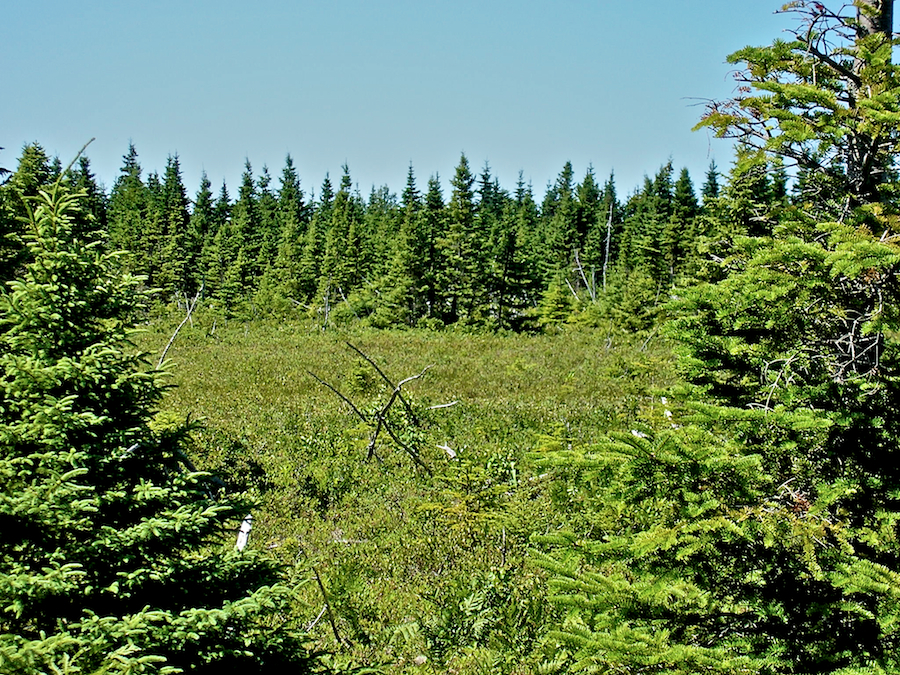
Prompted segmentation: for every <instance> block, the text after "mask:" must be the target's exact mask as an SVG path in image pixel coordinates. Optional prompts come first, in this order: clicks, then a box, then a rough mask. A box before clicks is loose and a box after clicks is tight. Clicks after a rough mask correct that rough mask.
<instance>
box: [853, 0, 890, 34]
mask: <svg viewBox="0 0 900 675" xmlns="http://www.w3.org/2000/svg"><path fill="white" fill-rule="evenodd" d="M867 10H871V11H867ZM856 16H857V18H858V19H859V34H860V37H862V36H865V35H873V34H874V33H885V34H886V35H890V34H891V33H892V32H893V30H894V0H858V2H857V10H856Z"/></svg>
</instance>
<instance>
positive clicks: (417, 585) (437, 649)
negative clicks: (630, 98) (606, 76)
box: [0, 0, 900, 675]
mask: <svg viewBox="0 0 900 675" xmlns="http://www.w3.org/2000/svg"><path fill="white" fill-rule="evenodd" d="M783 11H784V12H786V13H787V14H789V16H790V17H791V20H792V21H793V24H792V25H793V29H792V30H791V31H789V32H787V33H785V34H784V35H782V36H778V37H777V39H773V41H772V42H771V43H770V44H768V45H764V46H749V47H745V48H743V49H741V50H739V51H737V52H735V53H733V54H732V55H731V56H729V57H728V61H729V63H730V64H731V67H732V68H733V69H734V76H735V78H736V80H737V86H736V87H735V89H734V97H733V98H731V99H727V100H720V101H710V102H708V103H707V104H706V107H705V109H704V110H702V111H701V112H700V113H699V115H698V120H697V127H698V129H706V130H708V132H709V133H710V134H711V135H712V136H715V137H718V138H722V139H729V140H730V141H731V142H732V143H733V144H734V148H735V150H734V155H733V158H732V161H731V162H730V163H729V164H728V165H727V166H722V167H717V166H716V165H715V163H711V164H710V165H709V168H708V170H707V172H706V173H705V174H704V175H702V176H691V175H690V174H689V172H688V170H687V169H683V168H681V167H679V166H678V164H677V162H676V161H675V159H673V160H670V161H668V162H667V163H665V164H663V165H662V166H659V167H648V170H647V174H646V176H645V178H644V181H643V183H642V184H641V185H639V186H637V187H636V188H635V189H633V190H632V191H631V192H630V193H627V194H626V193H624V192H623V191H621V190H620V189H619V188H618V187H617V185H616V176H615V174H614V173H610V174H609V175H597V174H596V173H595V170H594V169H593V168H592V167H591V166H588V167H587V168H586V169H584V170H583V171H582V170H579V171H576V169H575V168H574V167H573V166H572V164H571V163H568V162H567V163H565V164H564V165H563V166H562V167H560V171H559V174H558V176H557V177H556V179H555V180H554V181H552V182H551V183H550V184H549V185H548V186H547V187H546V189H545V190H543V191H542V192H538V191H536V190H535V188H534V186H532V185H530V184H528V183H526V182H525V180H524V179H523V178H522V177H521V176H522V174H520V178H519V180H518V181H517V182H516V184H515V185H502V184H501V183H500V181H499V179H498V178H497V177H496V176H494V175H493V174H492V170H491V167H490V165H489V164H488V163H485V164H483V165H482V166H473V164H472V163H470V158H469V157H467V156H466V154H461V155H460V157H459V161H458V164H457V165H456V168H455V170H454V172H453V174H452V176H449V177H446V178H449V181H448V182H444V177H441V176H439V175H437V174H435V173H431V174H428V173H427V171H428V170H429V168H428V167H424V170H425V171H426V173H422V171H423V167H414V166H409V167H408V172H407V180H406V184H405V185H403V186H395V187H396V188H399V190H398V191H393V189H392V188H391V187H388V186H383V187H380V188H372V189H371V191H370V192H369V193H368V194H363V193H361V192H360V190H359V188H358V186H357V185H356V183H355V182H354V180H353V176H352V173H351V168H350V167H348V166H346V165H345V166H344V167H343V169H342V172H341V175H339V176H330V175H325V176H310V177H307V176H302V177H301V176H300V173H299V171H298V168H297V167H296V166H295V163H294V159H292V157H291V156H290V155H287V156H286V158H285V162H284V166H283V167H282V168H280V169H275V168H273V169H272V170H270V168H269V167H266V166H256V167H255V166H253V165H252V164H251V161H250V160H249V159H248V160H247V161H246V164H245V166H244V171H243V174H242V177H241V180H240V184H239V185H226V184H225V183H223V184H222V185H220V186H218V185H213V184H212V183H211V181H210V180H209V179H208V178H207V177H206V175H205V174H204V175H203V178H202V180H201V182H200V185H199V189H198V190H197V191H196V193H194V194H189V192H188V190H187V189H186V187H185V184H184V181H183V176H182V170H181V167H180V164H179V157H178V156H177V155H172V156H170V157H169V159H168V161H167V162H166V165H165V167H164V168H162V169H161V170H156V169H152V168H148V167H144V166H142V162H141V157H140V155H139V148H137V147H135V145H134V144H131V145H129V147H127V148H125V149H124V150H125V153H124V156H123V159H122V164H121V169H120V171H119V173H118V175H117V176H116V177H115V180H114V182H113V183H112V185H111V186H109V187H108V188H107V187H106V186H104V185H102V184H101V182H100V181H99V180H98V178H97V176H96V175H95V174H94V172H93V169H92V167H91V163H90V160H89V155H90V151H91V146H90V144H88V145H87V146H86V148H85V149H84V150H83V151H82V152H81V153H80V154H79V155H78V156H77V157H75V158H74V159H73V158H66V157H62V158H58V157H51V156H50V155H49V154H48V153H47V152H46V151H45V150H44V148H43V147H42V145H41V144H40V141H39V140H37V141H35V142H33V143H29V144H27V145H25V146H24V147H23V148H21V152H20V154H19V156H18V158H17V160H13V159H10V157H12V153H11V152H10V151H9V150H6V151H3V152H2V153H0V165H2V166H6V167H7V168H4V169H0V172H2V174H3V175H2V176H0V181H2V182H0V277H2V278H0V282H2V290H0V673H2V674H3V675H51V674H52V675H63V674H66V675H74V674H79V675H99V674H101V673H104V674H108V675H132V674H135V675H136V674H143V673H147V674H159V675H174V674H175V673H210V674H213V673H215V674H217V675H218V674H221V673H235V674H237V673H242V674H243V673H266V674H273V675H274V674H281V673H343V672H346V673H405V674H418V673H421V674H425V673H455V674H459V675H469V674H484V675H488V674H491V675H526V674H529V675H530V674H545V675H550V674H554V673H604V674H608V675H615V674H619V675H621V674H626V673H635V674H637V673H640V674H654V673H658V674H660V675H662V674H667V675H668V674H672V675H687V674H693V673H705V674H717V675H746V674H751V673H753V674H755V673H758V674H760V675H801V674H802V675H821V674H826V673H827V674H833V675H864V674H865V675H880V674H885V675H886V674H890V673H900V379H898V375H900V362H898V359H900V350H898V347H900V165H898V164H900V163H898V159H900V65H898V64H897V63H896V62H897V61H898V57H897V56H896V54H895V48H896V47H897V46H898V45H900V37H898V35H897V34H896V33H894V32H893V2H892V0H855V1H854V2H852V3H847V4H844V5H842V6H838V5H835V4H834V3H829V4H828V6H827V7H826V6H825V5H823V4H822V3H819V2H808V1H806V0H800V1H798V2H791V3H788V5H786V6H785V7H784V9H783ZM85 140H87V139H85ZM718 142H720V143H722V144H725V143H726V141H724V140H723V141H718ZM70 161H71V163H69V162H70ZM192 192H193V191H192ZM895 369H898V370H896V371H895Z"/></svg>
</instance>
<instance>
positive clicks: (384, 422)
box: [306, 342, 455, 476]
mask: <svg viewBox="0 0 900 675" xmlns="http://www.w3.org/2000/svg"><path fill="white" fill-rule="evenodd" d="M345 344H346V345H347V346H348V347H349V348H350V349H352V350H353V351H354V352H356V353H357V354H358V355H359V356H360V357H362V358H363V359H364V360H365V361H366V362H367V363H368V364H369V365H370V366H372V368H373V369H374V370H375V372H376V373H378V375H379V377H381V379H382V380H384V381H385V383H386V384H387V385H388V387H390V388H391V395H390V397H389V398H388V400H387V402H386V403H385V404H384V405H382V406H380V407H379V408H378V409H377V410H376V411H375V413H374V420H373V417H372V416H371V415H366V414H365V413H363V412H362V411H361V410H360V409H359V408H358V407H357V406H356V404H354V403H353V401H351V400H350V399H349V398H348V397H347V396H345V395H344V394H343V393H342V392H341V391H340V390H339V389H338V388H337V387H335V386H334V385H331V384H329V383H328V382H326V381H325V380H323V379H322V378H320V377H319V376H318V375H316V374H315V373H313V372H312V371H310V370H307V371H306V372H307V373H309V375H310V376H311V377H312V378H313V379H314V380H315V381H316V382H318V383H319V384H321V385H322V386H323V387H326V388H328V389H330V390H331V391H332V392H334V394H335V395H336V396H338V398H340V399H341V400H342V401H343V402H344V403H346V404H347V405H348V406H349V408H350V410H352V411H353V412H354V414H355V415H356V416H357V417H359V419H361V420H362V421H363V423H365V424H366V425H368V426H372V425H373V424H374V429H373V431H372V434H371V436H370V437H369V444H368V446H367V447H366V459H367V460H370V459H372V457H374V458H375V459H377V460H378V461H381V457H379V456H378V453H377V452H376V450H375V444H376V443H377V442H378V436H379V434H381V431H382V429H383V430H384V431H385V432H386V433H387V435H388V436H390V437H391V440H393V441H394V443H396V444H397V445H398V446H400V447H401V448H403V450H404V451H405V452H406V454H407V455H409V457H410V459H412V461H413V463H414V464H415V465H416V466H418V467H419V468H420V469H422V470H423V471H424V472H425V473H427V474H428V475H429V476H430V475H432V471H431V469H430V468H429V466H428V465H427V464H426V463H425V461H424V460H423V459H422V457H421V456H420V455H419V453H418V452H417V451H416V449H415V448H413V447H411V446H410V445H409V444H408V443H406V442H404V441H403V440H402V439H401V438H400V436H399V434H398V433H397V430H396V429H395V428H394V427H393V423H392V422H390V421H389V418H388V415H389V413H390V410H391V406H393V405H394V403H396V402H397V401H400V403H402V404H403V407H404V408H405V409H406V413H407V416H408V419H409V421H410V422H411V423H412V424H413V425H415V426H419V425H420V421H419V418H418V416H417V415H416V413H415V411H414V410H413V408H412V406H411V405H410V403H409V401H408V400H407V399H406V398H405V397H404V396H403V385H405V384H408V383H410V382H412V381H414V380H418V379H419V378H420V377H422V376H423V375H424V374H425V373H427V372H428V370H429V369H431V367H432V366H430V365H429V366H425V368H423V369H422V372H421V373H419V374H418V375H412V376H410V377H407V378H406V379H404V380H400V381H399V382H397V384H394V383H393V382H392V381H391V379H390V378H389V377H388V376H387V375H385V374H384V371H382V370H381V368H379V367H378V365H377V364H376V363H375V362H374V361H373V360H372V359H371V358H369V357H368V356H367V355H366V354H365V353H363V351H362V350H360V349H359V348H358V347H356V346H354V345H352V344H350V343H349V342H347V343H345ZM454 403H455V402H454ZM454 403H449V404H445V405H443V406H437V407H446V406H449V405H454Z"/></svg>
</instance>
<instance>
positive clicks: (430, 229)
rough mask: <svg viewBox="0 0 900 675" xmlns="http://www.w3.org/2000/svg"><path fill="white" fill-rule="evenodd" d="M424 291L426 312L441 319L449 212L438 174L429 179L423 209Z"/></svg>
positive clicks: (430, 316) (429, 315)
mask: <svg viewBox="0 0 900 675" xmlns="http://www.w3.org/2000/svg"><path fill="white" fill-rule="evenodd" d="M421 225H422V237H423V240H424V243H423V247H422V252H423V256H424V257H423V261H422V293H423V295H424V298H425V306H426V315H427V316H428V317H429V318H441V316H440V315H441V312H440V309H439V308H440V307H441V306H443V299H444V294H443V290H442V289H441V288H440V277H441V264H442V257H441V249H440V247H441V241H442V240H443V237H444V236H445V234H446V231H447V214H446V207H445V205H444V194H443V192H442V190H441V179H440V176H438V175H437V174H434V175H433V176H431V177H429V179H428V190H427V191H426V192H425V203H424V206H423V208H422V223H421Z"/></svg>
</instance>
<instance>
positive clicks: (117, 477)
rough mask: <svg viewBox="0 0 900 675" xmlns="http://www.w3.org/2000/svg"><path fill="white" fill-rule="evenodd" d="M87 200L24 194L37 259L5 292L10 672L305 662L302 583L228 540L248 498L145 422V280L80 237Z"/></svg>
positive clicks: (3, 545) (1, 511) (1, 394)
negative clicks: (295, 619)
mask: <svg viewBox="0 0 900 675" xmlns="http://www.w3.org/2000/svg"><path fill="white" fill-rule="evenodd" d="M79 198H83V193H81V195H78V196H72V195H68V194H66V192H65V190H64V189H62V187H61V182H59V181H58V182H57V183H56V184H55V185H54V186H52V187H50V188H48V191H47V192H46V193H42V194H40V195H39V196H37V197H33V198H31V199H29V201H28V210H29V214H30V215H29V219H28V222H27V224H26V235H25V236H26V240H27V245H28V248H29V251H30V254H31V259H32V261H31V262H30V263H29V264H28V266H27V267H26V269H25V272H24V274H23V275H22V276H21V278H20V279H18V280H16V281H13V282H12V283H11V284H9V286H8V289H6V290H5V291H4V292H3V293H2V295H0V475H2V476H3V480H2V481H0V521H2V523H3V537H2V538H0V671H2V672H3V673H8V674H9V675H19V674H21V675H31V674H32V673H51V672H52V673H64V672H65V673H75V672H78V673H101V672H102V673H108V674H115V673H120V674H122V675H124V674H125V673H175V672H185V671H190V672H195V673H245V672H259V673H273V674H274V673H279V674H280V673H284V672H308V671H309V670H310V669H311V666H312V661H311V659H310V656H309V653H308V651H307V650H306V648H305V647H304V645H303V636H302V634H301V633H299V632H297V631H296V630H295V629H294V628H292V626H291V624H290V622H289V621H288V620H287V619H286V616H287V615H288V614H289V612H290V609H289V605H290V602H291V597H292V590H291V589H289V588H288V587H286V586H285V585H283V584H282V583H281V580H280V577H279V574H278V570H277V568H276V566H275V565H274V564H273V562H271V561H269V560H268V559H266V558H265V557H263V556H261V555H260V554H258V553H256V552H254V551H252V550H249V549H248V550H244V551H237V550H235V548H234V546H233V543H232V541H233V540H232V539H231V537H232V535H231V534H229V531H233V529H234V527H235V526H236V524H237V523H238V522H240V519H242V518H243V517H244V516H245V515H246V514H247V512H248V509H249V508H250V504H249V503H247V502H246V501H245V500H244V499H243V498H240V497H233V496H228V495H224V494H222V493H219V492H218V490H217V488H216V486H215V485H214V484H213V483H212V482H211V481H209V480H208V478H207V477H206V476H205V474H199V473H191V472H188V471H185V469H184V467H183V461H182V460H183V457H184V455H183V451H182V450H181V449H180V447H181V446H182V444H183V440H184V437H185V436H184V434H185V432H186V430H185V429H182V430H179V431H177V432H170V433H164V434H159V433H155V432H154V431H152V430H151V428H150V425H149V421H150V418H151V417H152V415H153V413H154V410H155V407H156V405H157V403H158V402H159V400H160V397H161V394H162V391H163V385H162V382H161V379H160V378H161V374H160V373H159V372H158V371H153V370H149V369H148V368H147V366H146V364H145V363H144V362H143V360H142V358H141V357H140V355H139V354H136V353H135V351H134V348H133V347H132V346H131V343H130V336H131V335H132V332H133V330H132V328H131V325H132V324H131V321H132V318H133V317H134V315H135V311H136V310H137V309H138V308H139V307H140V305H141V300H142V298H141V296H140V294H139V293H138V292H137V288H138V282H137V280H136V279H135V278H134V277H132V276H130V275H129V274H128V273H127V272H123V271H122V270H121V266H120V265H119V264H118V263H117V261H116V254H109V253H105V252H103V250H102V247H101V246H99V245H98V243H97V242H85V241H83V240H81V239H79V238H78V237H76V236H74V233H73V229H74V227H75V221H76V220H77V219H78V216H77V213H76V212H77V209H78V201H79ZM223 533H224V534H225V537H224V538H223Z"/></svg>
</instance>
